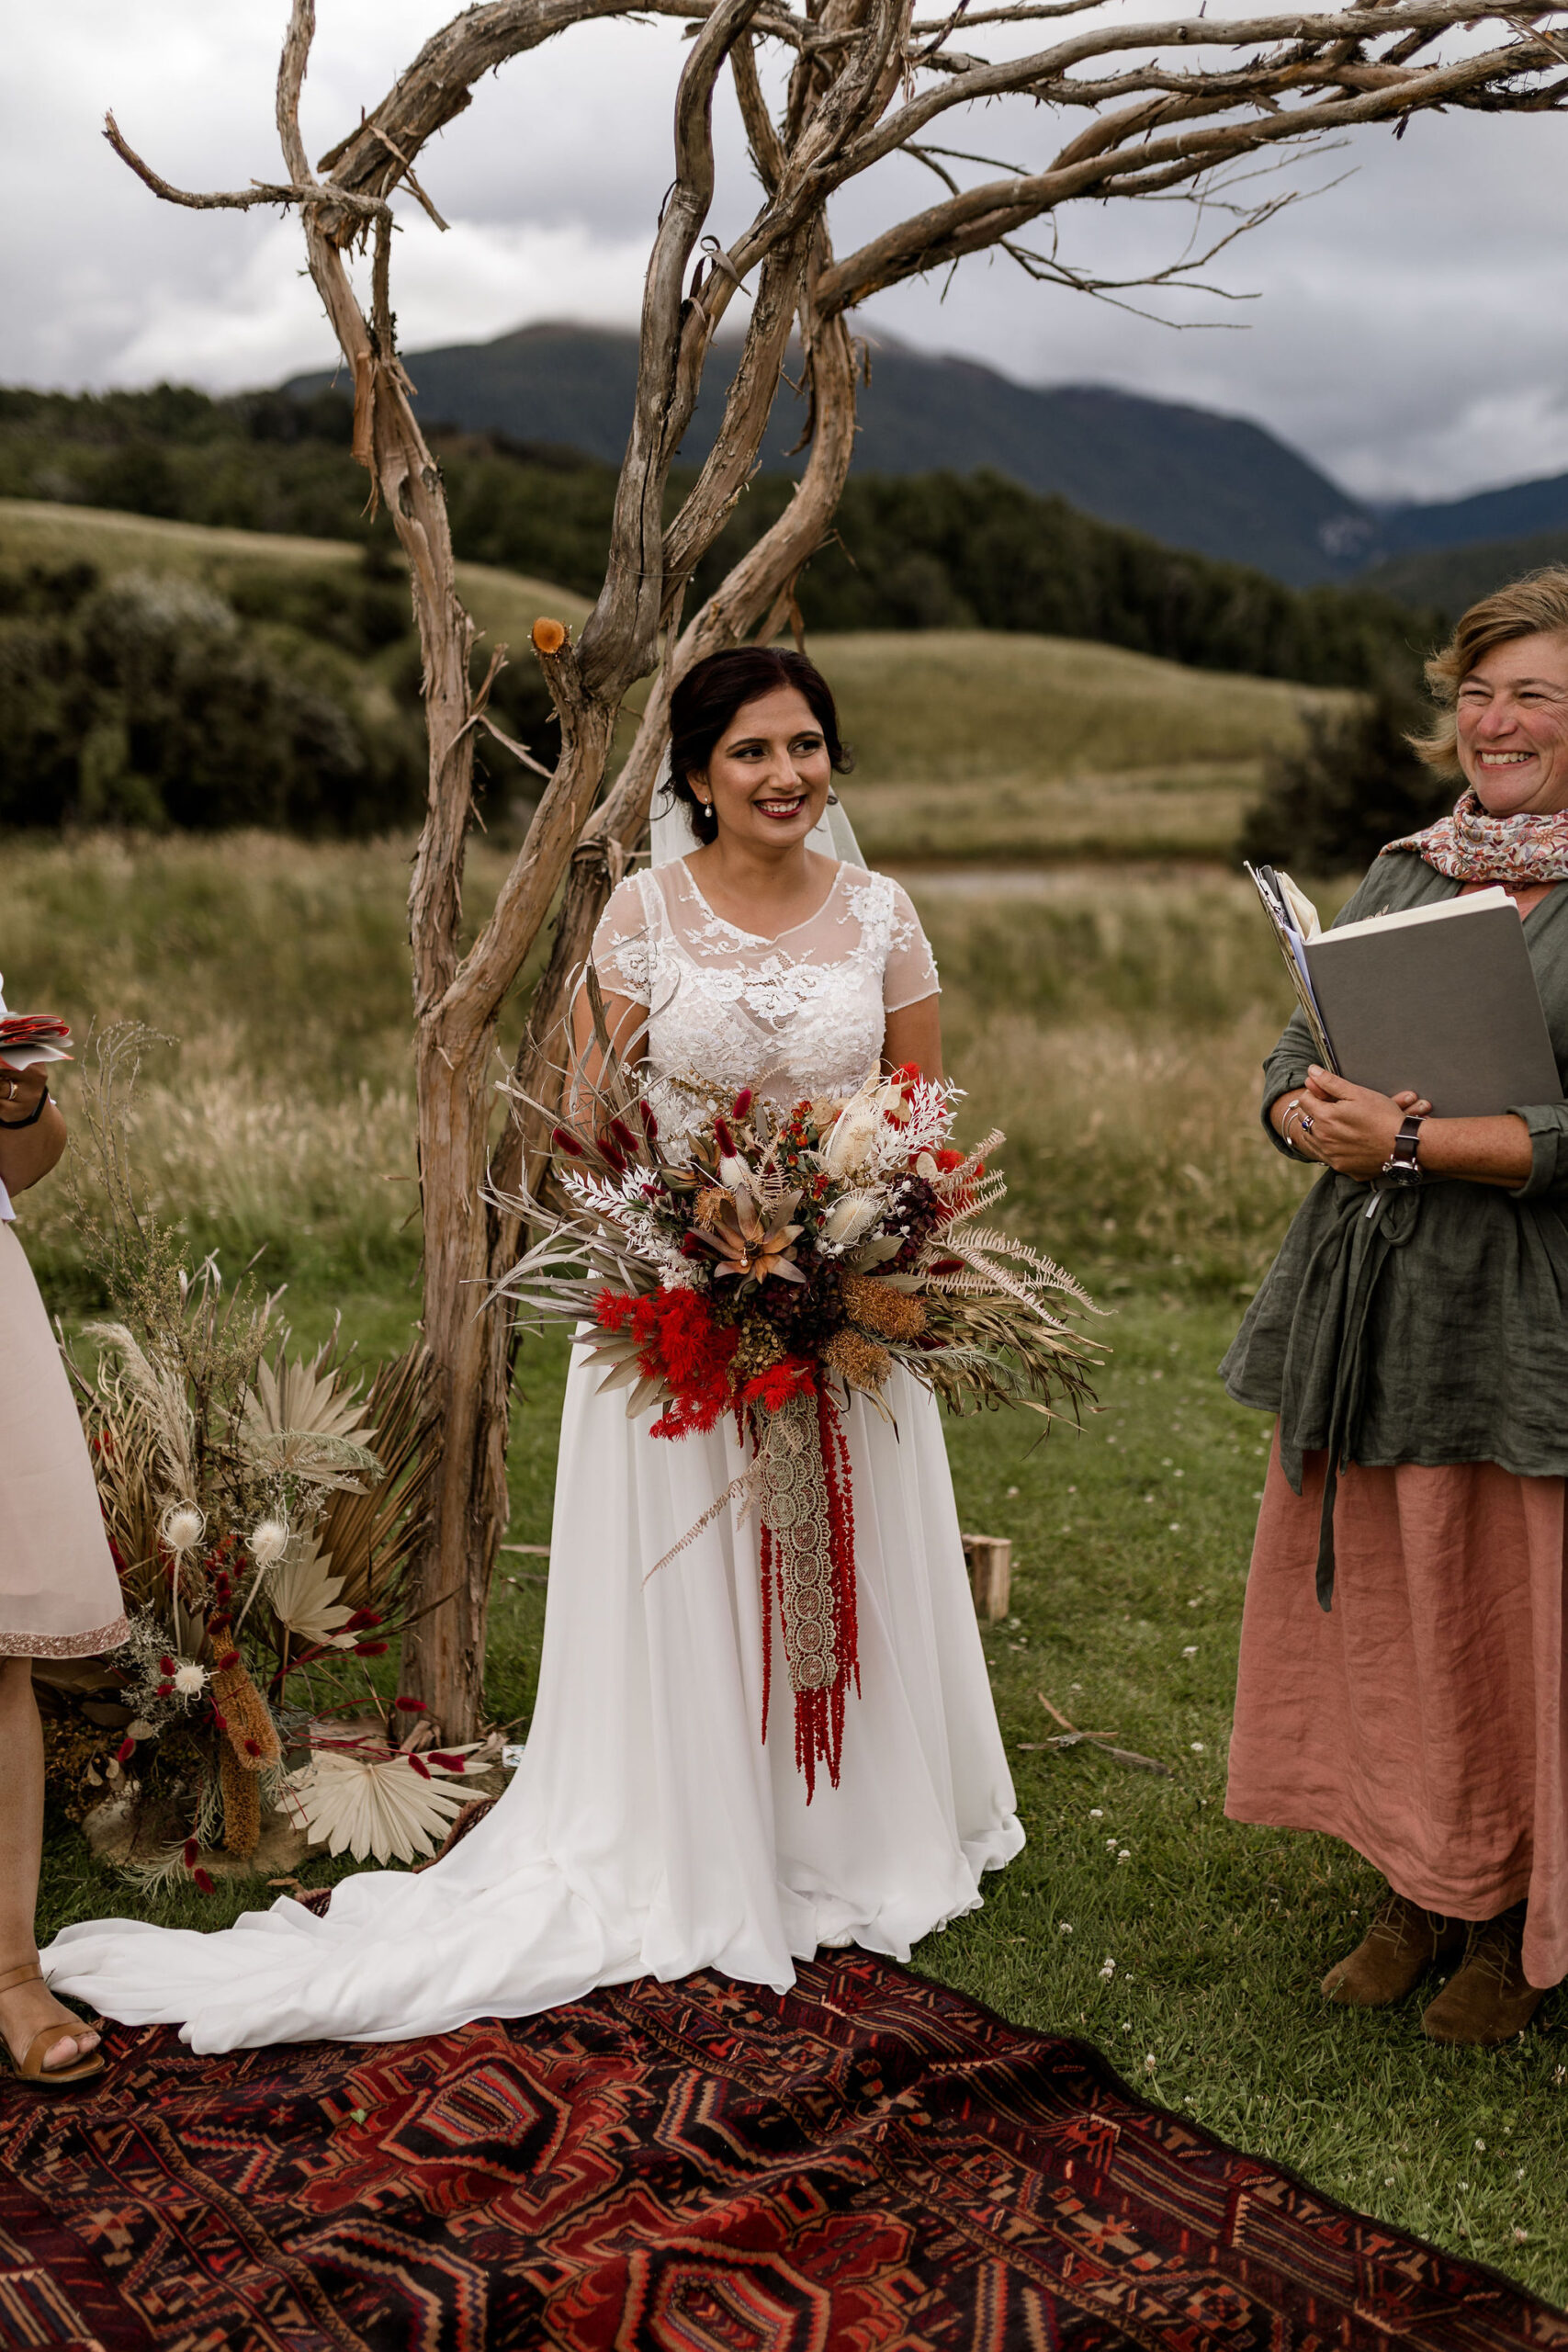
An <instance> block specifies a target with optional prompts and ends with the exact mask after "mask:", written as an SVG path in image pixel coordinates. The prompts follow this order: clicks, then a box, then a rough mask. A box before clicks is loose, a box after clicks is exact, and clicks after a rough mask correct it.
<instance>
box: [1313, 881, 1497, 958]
mask: <svg viewBox="0 0 1568 2352" xmlns="http://www.w3.org/2000/svg"><path fill="white" fill-rule="evenodd" d="M1513 903H1514V902H1513V900H1512V899H1510V898H1509V896H1508V894H1507V892H1506V890H1505V889H1504V888H1503V887H1502V885H1501V883H1494V884H1493V886H1492V888H1490V889H1489V890H1476V891H1474V892H1472V895H1471V896H1470V897H1469V898H1468V899H1444V900H1443V902H1442V904H1441V906H1438V907H1406V908H1405V910H1404V913H1403V914H1397V915H1370V916H1368V917H1367V918H1366V920H1365V921H1364V922H1342V923H1341V924H1340V925H1339V926H1338V928H1337V930H1336V931H1325V933H1323V935H1322V937H1321V939H1319V940H1317V941H1315V942H1314V944H1315V945H1317V946H1321V947H1331V946H1332V945H1333V944H1334V942H1335V941H1336V940H1337V939H1364V938H1365V937H1366V936H1367V933H1369V932H1372V931H1395V930H1399V931H1403V930H1405V929H1406V928H1408V926H1409V925H1410V924H1411V923H1413V922H1446V921H1447V920H1448V919H1449V918H1450V916H1453V915H1475V914H1485V913H1486V912H1487V910H1489V909H1490V908H1493V907H1511V906H1512V905H1513Z"/></svg>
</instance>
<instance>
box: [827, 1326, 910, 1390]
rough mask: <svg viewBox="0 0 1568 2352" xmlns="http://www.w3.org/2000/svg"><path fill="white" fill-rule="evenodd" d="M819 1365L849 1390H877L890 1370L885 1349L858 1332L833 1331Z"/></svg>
mask: <svg viewBox="0 0 1568 2352" xmlns="http://www.w3.org/2000/svg"><path fill="white" fill-rule="evenodd" d="M822 1361H823V1363H826V1364H829V1365H830V1366H831V1368H832V1369H833V1371H834V1372H836V1373H837V1374H839V1377H840V1379H841V1380H844V1381H846V1382H847V1383H848V1384H849V1385H850V1386H851V1387H852V1388H870V1389H877V1388H880V1387H881V1386H882V1385H883V1383H884V1381H886V1378H887V1375H888V1374H889V1373H890V1372H891V1371H892V1369H893V1359H892V1357H891V1356H890V1355H889V1354H888V1352H887V1351H886V1348H879V1347H878V1346H877V1344H876V1341H875V1340H868V1339H866V1338H865V1337H864V1336H863V1333H861V1332H859V1331H835V1332H834V1334H833V1336H832V1338H831V1339H830V1340H829V1342H828V1344H827V1346H826V1347H825V1348H824V1349H823V1351H822Z"/></svg>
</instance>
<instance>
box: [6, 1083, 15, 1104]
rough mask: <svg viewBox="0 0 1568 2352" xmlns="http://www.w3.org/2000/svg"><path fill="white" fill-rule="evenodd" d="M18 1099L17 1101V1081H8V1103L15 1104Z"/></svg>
mask: <svg viewBox="0 0 1568 2352" xmlns="http://www.w3.org/2000/svg"><path fill="white" fill-rule="evenodd" d="M16 1099H17V1081H16V1080H15V1079H14V1078H13V1079H10V1080H7V1082H6V1102H7V1103H14V1102H15V1101H16Z"/></svg>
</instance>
